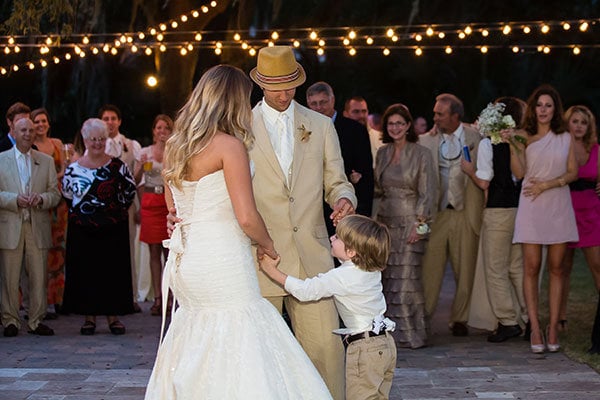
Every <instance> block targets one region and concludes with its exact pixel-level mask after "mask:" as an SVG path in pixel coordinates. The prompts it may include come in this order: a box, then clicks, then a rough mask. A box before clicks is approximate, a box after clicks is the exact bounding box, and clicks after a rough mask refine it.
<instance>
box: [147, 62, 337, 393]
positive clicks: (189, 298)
mask: <svg viewBox="0 0 600 400" xmlns="http://www.w3.org/2000/svg"><path fill="white" fill-rule="evenodd" d="M251 90H252V84H251V82H250V80H249V79H248V78H247V77H246V75H245V74H244V73H243V72H242V71H241V70H239V69H237V68H235V67H232V66H228V65H218V66H216V67H213V68H211V69H210V70H208V71H207V72H206V73H205V74H204V75H203V76H202V78H201V79H200V82H199V83H198V85H197V86H196V88H195V89H194V91H193V92H192V94H191V96H190V98H189V100H188V101H187V103H186V104H185V105H184V106H183V108H182V109H181V110H180V111H179V114H178V116H177V119H176V121H175V127H174V132H173V135H172V137H171V138H170V139H169V141H168V142H167V147H166V150H165V171H164V177H165V182H168V183H169V189H170V190H167V199H168V200H167V202H168V203H170V204H169V206H171V205H172V204H171V202H174V205H175V207H176V209H177V211H178V217H179V218H181V220H182V221H181V222H180V223H178V224H177V226H176V228H175V230H174V231H173V234H172V236H171V240H170V243H169V248H170V250H171V251H170V253H169V258H168V261H167V265H166V267H165V273H164V277H163V291H162V293H163V296H165V294H166V293H168V292H169V291H168V290H167V289H168V288H170V289H171V290H172V291H173V294H174V296H175V298H176V300H177V302H178V304H179V308H177V310H176V312H175V313H174V314H173V317H172V320H171V324H170V326H169V329H168V331H167V333H166V335H165V337H164V339H163V340H162V341H161V344H160V347H159V349H158V354H157V357H156V363H155V365H154V369H153V371H152V375H151V377H150V382H149V383H148V387H147V390H146V397H145V398H146V400H152V399H157V400H170V399H178V400H179V399H219V400H223V399H262V400H268V399H272V400H282V399H319V400H320V399H331V396H330V394H329V392H328V391H327V387H326V386H325V383H324V382H323V380H322V379H321V377H320V375H319V374H318V372H317V370H316V369H315V367H314V366H313V365H312V363H311V361H310V360H309V358H308V357H307V356H306V354H305V353H304V351H303V350H302V348H301V347H300V345H299V344H298V342H297V341H296V339H295V338H294V337H293V335H292V333H291V332H290V330H289V328H288V327H287V325H286V324H285V322H284V321H283V319H282V318H281V316H280V315H279V313H278V312H277V311H276V310H275V308H274V307H273V306H272V305H271V303H269V302H268V301H267V300H265V299H263V298H262V297H261V295H260V290H259V287H258V281H257V277H256V270H255V268H254V262H253V258H252V252H251V241H253V242H255V243H256V244H257V246H258V247H259V248H260V250H261V251H262V252H264V254H266V256H269V257H273V258H275V257H277V252H276V251H275V248H274V246H273V240H272V239H271V237H270V236H269V234H268V232H267V229H266V227H265V224H264V222H263V220H262V217H261V216H260V214H259V213H258V211H257V210H256V206H255V201H254V195H253V193H252V182H251V165H250V161H249V158H248V154H247V148H248V147H249V146H251V145H252V142H253V137H252V133H251V131H250V127H251V118H252V116H251V110H250V103H249V97H250V92H251ZM171 198H172V200H171ZM169 200H170V201H171V202H169ZM164 300H166V299H164ZM166 303H167V302H166V301H163V326H164V315H165V311H166V309H165V307H166ZM163 330H164V329H163ZM163 330H161V332H163ZM161 336H162V333H161Z"/></svg>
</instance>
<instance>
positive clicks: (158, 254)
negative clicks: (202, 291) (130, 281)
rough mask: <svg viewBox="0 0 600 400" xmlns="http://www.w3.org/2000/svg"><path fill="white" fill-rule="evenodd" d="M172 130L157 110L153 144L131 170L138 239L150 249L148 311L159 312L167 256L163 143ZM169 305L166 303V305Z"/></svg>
mask: <svg viewBox="0 0 600 400" xmlns="http://www.w3.org/2000/svg"><path fill="white" fill-rule="evenodd" d="M172 132H173V120H172V119H171V118H170V117H169V116H168V115H165V114H159V115H157V116H156V118H154V122H153V123H152V139H153V144H152V145H150V146H148V147H144V148H143V149H142V151H141V156H140V157H141V162H140V163H138V166H137V170H136V172H135V178H136V182H140V180H141V188H140V190H139V191H138V196H139V198H140V203H141V211H140V217H141V221H140V241H141V242H143V243H147V244H148V248H149V250H150V274H151V278H152V289H153V290H154V304H152V307H150V314H151V315H155V316H157V315H161V311H162V291H161V282H162V270H163V262H162V257H163V256H164V259H165V260H166V259H167V256H168V254H169V251H168V249H166V248H164V247H163V245H162V241H163V240H165V239H168V238H169V236H168V235H167V214H168V213H169V211H168V210H167V203H166V202H165V186H164V182H163V178H162V170H163V157H164V153H165V144H166V143H167V139H169V137H170V136H171V133H172ZM169 308H170V307H167V309H169Z"/></svg>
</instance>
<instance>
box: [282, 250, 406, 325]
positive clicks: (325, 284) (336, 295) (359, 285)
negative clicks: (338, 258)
mask: <svg viewBox="0 0 600 400" xmlns="http://www.w3.org/2000/svg"><path fill="white" fill-rule="evenodd" d="M285 290H287V291H288V292H289V293H291V294H292V295H293V296H294V297H295V298H297V299H298V300H300V301H315V300H319V299H321V298H324V297H331V296H333V300H334V302H335V305H336V307H337V310H338V313H339V314H340V317H341V318H342V321H344V325H346V328H340V329H336V330H334V331H333V332H334V333H337V334H340V335H353V334H355V333H361V332H366V331H370V330H373V329H374V327H373V326H374V323H375V325H376V326H377V325H380V324H381V323H382V321H385V326H386V328H383V329H386V330H393V329H394V327H395V324H394V323H393V322H392V321H390V320H388V319H385V320H384V319H383V315H384V313H385V311H386V304H385V298H384V297H383V292H382V285H381V272H380V271H373V272H367V271H364V270H362V269H360V268H358V267H357V266H356V265H354V263H353V262H352V261H344V262H343V263H342V265H340V266H339V267H337V268H334V269H332V270H329V271H327V272H326V273H324V274H319V275H318V276H316V277H314V278H308V279H305V280H302V279H298V278H295V277H293V276H288V277H287V279H286V280H285ZM377 333H379V329H377Z"/></svg>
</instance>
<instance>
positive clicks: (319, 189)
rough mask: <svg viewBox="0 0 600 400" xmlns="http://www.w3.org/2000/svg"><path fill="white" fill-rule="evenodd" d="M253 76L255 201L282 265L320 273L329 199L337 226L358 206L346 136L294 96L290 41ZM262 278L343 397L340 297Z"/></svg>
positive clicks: (324, 265)
mask: <svg viewBox="0 0 600 400" xmlns="http://www.w3.org/2000/svg"><path fill="white" fill-rule="evenodd" d="M250 78H252V80H253V81H254V82H255V83H256V84H257V85H258V86H260V88H261V89H262V91H263V94H264V98H263V100H262V101H261V102H260V103H258V104H257V105H256V106H255V107H254V109H253V110H252V114H253V118H252V132H253V133H254V136H255V141H254V146H253V147H252V148H251V149H250V152H249V154H250V159H251V160H252V162H253V163H254V167H255V170H256V173H255V175H254V179H253V180H252V186H253V189H254V196H255V199H256V205H257V208H258V211H259V212H260V214H261V215H262V217H263V219H264V220H265V223H266V225H267V228H268V229H269V233H270V235H271V237H272V238H273V240H274V242H275V248H276V249H277V251H278V252H279V253H280V254H281V255H282V260H283V261H282V264H281V269H282V270H283V271H285V272H288V273H292V274H294V275H296V276H301V277H313V276H316V275H317V274H318V273H321V272H325V271H327V270H329V269H331V268H332V267H333V260H332V258H331V255H330V249H329V243H328V240H327V236H328V235H327V229H326V228H325V221H324V219H323V198H324V197H325V201H327V203H328V204H329V205H330V206H331V208H332V209H333V213H332V215H331V218H332V219H333V221H334V224H336V223H337V221H339V220H340V219H341V218H342V217H343V216H345V215H346V214H351V213H353V212H354V208H355V207H356V196H355V194H354V189H353V187H352V185H351V184H350V182H348V179H347V178H346V174H345V172H344V163H343V160H342V156H341V152H340V145H339V140H338V137H337V134H336V132H335V129H334V127H333V123H332V121H331V118H329V117H326V116H324V115H321V114H319V113H316V112H314V111H312V110H309V109H308V108H306V107H303V106H302V105H300V104H298V103H297V102H295V101H294V100H293V99H294V95H295V93H296V88H297V87H298V86H300V85H302V84H303V83H304V82H305V80H306V74H305V72H304V69H303V68H302V66H301V65H300V64H299V63H298V62H297V61H296V58H295V56H294V53H293V50H292V48H291V47H289V46H273V47H264V48H262V49H260V51H259V53H258V59H257V67H256V68H254V69H253V70H252V71H251V72H250ZM259 250H260V249H259ZM258 279H259V284H260V289H261V294H262V295H263V296H264V297H265V298H267V299H268V300H269V301H270V302H271V303H272V304H273V305H274V306H275V307H276V308H277V309H278V310H279V311H281V310H282V308H283V304H285V308H286V310H287V312H288V314H289V316H290V319H291V322H292V327H293V330H294V333H295V335H296V338H297V339H298V341H299V342H300V344H301V345H302V347H303V348H304V350H305V351H306V353H307V355H308V357H309V358H310V359H311V360H312V362H313V364H314V365H315V367H316V368H317V370H318V371H319V373H320V374H321V376H322V377H323V380H324V381H325V383H326V384H327V387H328V388H329V391H330V392H331V394H332V396H333V398H334V399H336V400H339V399H343V398H344V352H343V351H344V349H343V346H342V343H341V342H340V340H339V338H338V337H336V336H335V335H334V334H332V331H333V330H334V329H336V328H337V327H339V318H338V316H337V312H336V309H335V305H334V304H333V301H332V300H331V299H323V300H320V301H316V302H311V303H300V302H298V301H297V300H296V299H294V298H293V297H291V296H289V295H288V294H287V293H286V292H285V291H284V290H283V289H282V288H281V287H280V286H278V285H277V284H275V283H274V282H273V281H272V280H270V279H269V277H268V276H266V275H265V274H264V273H262V272H259V273H258Z"/></svg>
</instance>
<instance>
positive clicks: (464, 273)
mask: <svg viewBox="0 0 600 400" xmlns="http://www.w3.org/2000/svg"><path fill="white" fill-rule="evenodd" d="M433 113H434V117H433V119H434V122H435V126H434V129H433V130H432V131H430V132H428V133H426V134H424V135H421V136H420V137H419V144H421V145H423V146H425V147H427V148H428V149H429V150H430V151H431V154H432V156H433V161H434V169H435V171H436V172H437V173H436V174H435V178H436V180H437V189H438V195H439V198H438V201H437V207H436V209H437V215H436V216H435V220H434V222H433V224H432V226H431V234H430V236H429V242H428V244H427V249H426V250H425V255H424V257H423V292H424V295H425V311H426V312H427V315H428V317H429V318H431V316H432V315H433V313H434V311H435V308H436V306H437V302H438V298H439V295H440V290H441V287H442V281H443V278H444V270H445V269H446V263H447V261H450V264H451V265H452V270H453V271H454V276H455V279H456V293H455V295H454V301H453V302H452V310H451V314H450V324H449V325H450V328H451V329H452V334H453V335H454V336H466V335H468V334H469V331H468V328H467V325H466V324H467V319H468V315H469V304H470V300H471V290H472V287H473V278H474V276H475V262H476V259H477V244H478V243H479V231H480V229H481V214H482V209H483V192H482V191H481V189H479V188H478V187H477V186H476V185H475V184H474V183H473V181H472V180H471V179H469V178H468V177H467V175H466V174H464V173H463V172H462V170H461V165H460V160H461V157H462V154H463V147H465V146H466V147H467V148H468V150H469V152H470V156H471V159H472V160H476V159H477V147H478V144H479V141H480V140H481V136H480V135H479V132H477V131H476V130H475V129H473V128H471V127H469V126H467V125H465V124H463V123H462V122H461V121H462V118H463V116H464V107H463V103H462V101H461V100H460V99H459V98H458V97H456V96H454V95H452V94H448V93H444V94H440V95H439V96H437V97H436V103H435V106H434V107H433Z"/></svg>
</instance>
